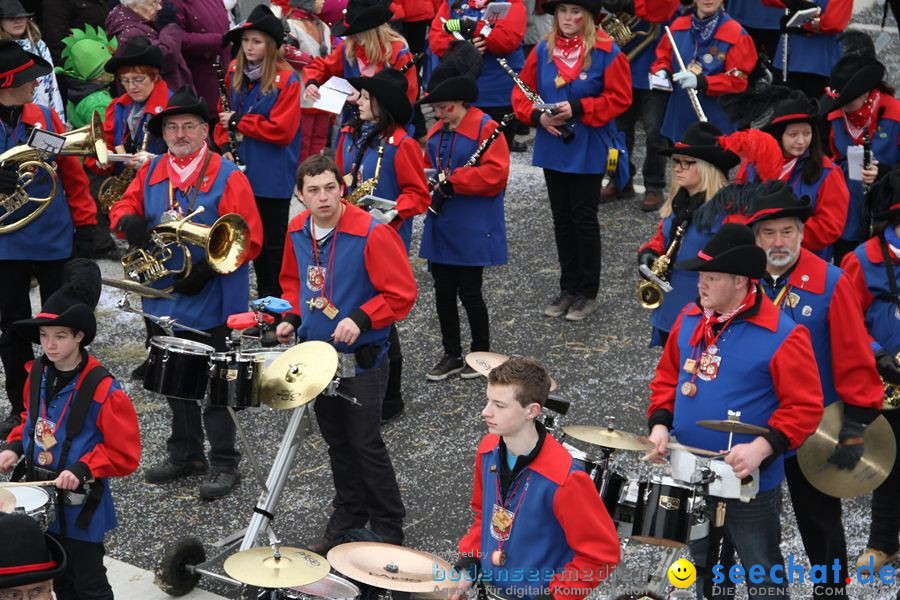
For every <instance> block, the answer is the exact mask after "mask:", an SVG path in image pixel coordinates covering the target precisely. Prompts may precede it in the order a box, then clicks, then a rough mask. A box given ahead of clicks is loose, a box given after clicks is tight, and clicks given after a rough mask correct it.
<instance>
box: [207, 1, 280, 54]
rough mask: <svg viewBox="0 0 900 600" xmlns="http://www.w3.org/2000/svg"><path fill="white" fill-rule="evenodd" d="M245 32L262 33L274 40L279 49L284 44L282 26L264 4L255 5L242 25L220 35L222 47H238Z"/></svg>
mask: <svg viewBox="0 0 900 600" xmlns="http://www.w3.org/2000/svg"><path fill="white" fill-rule="evenodd" d="M245 31H262V32H263V33H265V34H266V35H268V36H269V37H270V38H272V39H273V40H275V47H276V48H281V44H283V43H284V25H282V23H281V19H279V18H278V17H276V16H275V14H274V13H273V12H272V10H271V9H270V8H269V7H268V6H266V5H265V4H257V5H256V7H255V8H254V9H253V10H252V11H250V16H248V17H247V20H246V21H244V23H243V24H242V25H239V26H237V27H235V28H234V29H231V30H229V31H226V32H225V33H224V34H223V35H222V46H227V45H228V44H234V45H235V47H239V46H240V45H241V36H242V35H243V34H244V32H245Z"/></svg>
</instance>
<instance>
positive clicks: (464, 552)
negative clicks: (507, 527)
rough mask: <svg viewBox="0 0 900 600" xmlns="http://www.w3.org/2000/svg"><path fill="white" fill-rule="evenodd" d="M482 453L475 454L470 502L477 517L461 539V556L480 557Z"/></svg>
mask: <svg viewBox="0 0 900 600" xmlns="http://www.w3.org/2000/svg"><path fill="white" fill-rule="evenodd" d="M482 460H483V458H482V454H481V452H478V453H476V454H475V480H474V481H473V482H472V500H471V501H470V502H469V506H471V507H472V512H473V513H474V514H475V518H474V520H473V521H472V524H471V525H470V526H469V530H468V531H467V532H466V534H465V535H464V536H462V538H461V539H460V540H459V555H460V556H461V557H463V556H465V557H471V558H474V559H478V557H479V555H480V553H481V504H482V491H481V462H482Z"/></svg>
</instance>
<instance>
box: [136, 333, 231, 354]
mask: <svg viewBox="0 0 900 600" xmlns="http://www.w3.org/2000/svg"><path fill="white" fill-rule="evenodd" d="M150 345H151V346H155V347H157V348H160V349H161V350H168V351H170V352H176V353H178V354H195V355H197V356H209V355H210V354H213V353H214V352H215V351H216V349H215V348H213V347H212V346H210V345H208V344H203V343H201V342H195V341H194V340H189V339H186V338H179V337H175V336H171V335H155V336H153V337H152V338H150Z"/></svg>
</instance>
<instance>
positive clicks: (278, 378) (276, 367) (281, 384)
mask: <svg viewBox="0 0 900 600" xmlns="http://www.w3.org/2000/svg"><path fill="white" fill-rule="evenodd" d="M337 368H338V355H337V351H336V350H335V349H334V346H332V345H331V344H329V343H327V342H303V343H302V344H297V345H296V346H293V347H291V348H288V349H287V350H285V351H284V353H283V354H281V355H280V356H279V357H278V358H276V359H275V360H273V361H272V364H270V365H269V366H268V367H266V368H265V369H263V372H262V379H261V391H262V400H263V402H264V403H266V404H268V405H269V406H271V407H272V408H276V409H289V408H297V407H298V406H303V405H304V404H307V403H309V402H312V401H313V400H315V398H316V396H318V395H319V394H320V393H322V390H324V389H325V388H326V387H328V384H329V383H331V380H332V379H334V374H335V373H336V372H337Z"/></svg>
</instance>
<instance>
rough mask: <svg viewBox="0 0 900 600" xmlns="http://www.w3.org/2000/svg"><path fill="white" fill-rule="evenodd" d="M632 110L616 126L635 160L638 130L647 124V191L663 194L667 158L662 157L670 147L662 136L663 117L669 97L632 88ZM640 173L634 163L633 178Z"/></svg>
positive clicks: (645, 162)
mask: <svg viewBox="0 0 900 600" xmlns="http://www.w3.org/2000/svg"><path fill="white" fill-rule="evenodd" d="M631 91H632V92H633V101H632V103H631V106H630V107H629V108H628V110H626V111H625V112H624V113H623V114H622V115H621V116H620V117H619V118H617V119H616V125H617V126H618V127H619V129H620V130H622V131H624V132H625V144H626V146H627V147H628V156H629V158H630V159H632V160H634V128H635V125H637V122H638V121H643V122H644V133H645V134H646V136H647V141H646V149H647V152H646V154H645V156H644V165H643V167H642V169H641V174H642V175H643V176H644V187H646V188H647V189H648V190H654V191H657V192H661V191H662V190H664V189H665V188H666V157H665V156H663V155H662V154H660V153H659V151H660V150H663V149H664V148H665V147H666V145H667V143H666V140H665V138H663V137H662V136H661V135H660V133H659V127H660V125H662V118H663V113H664V112H665V111H666V101H667V100H668V94H667V93H666V92H663V91H661V90H642V89H638V88H632V90H631ZM636 172H637V169H636V168H635V164H634V162H632V163H631V177H632V179H633V178H634V174H635V173H636Z"/></svg>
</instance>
